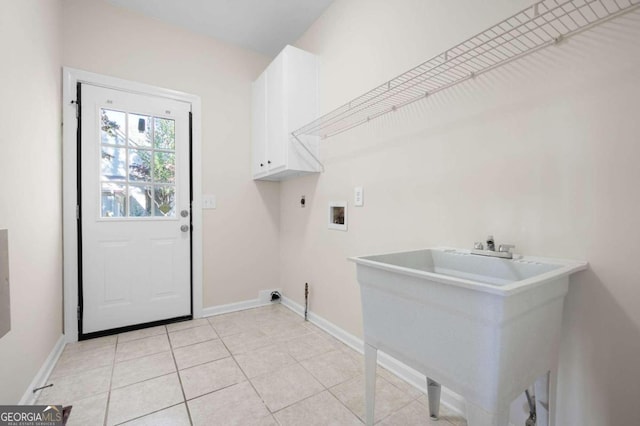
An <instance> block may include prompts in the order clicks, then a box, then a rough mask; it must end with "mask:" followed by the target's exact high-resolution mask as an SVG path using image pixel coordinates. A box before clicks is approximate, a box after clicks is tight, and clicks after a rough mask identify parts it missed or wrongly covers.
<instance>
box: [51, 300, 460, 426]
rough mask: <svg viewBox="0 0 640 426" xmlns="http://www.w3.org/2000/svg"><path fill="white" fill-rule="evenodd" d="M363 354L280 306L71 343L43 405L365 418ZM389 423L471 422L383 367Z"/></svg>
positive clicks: (299, 419)
mask: <svg viewBox="0 0 640 426" xmlns="http://www.w3.org/2000/svg"><path fill="white" fill-rule="evenodd" d="M363 366H364V361H363V357H362V355H360V354H359V353H357V352H355V351H354V350H352V349H350V348H348V347H347V346H345V345H343V344H342V343H341V342H339V341H338V340H336V339H334V338H333V337H331V336H329V335H328V334H326V333H324V332H323V331H322V330H320V329H319V328H317V327H315V326H314V325H312V324H310V323H307V322H304V321H303V320H302V319H301V318H300V317H299V316H298V315H296V314H295V313H293V312H291V311H290V310H288V309H287V308H285V307H283V306H281V305H271V306H266V307H262V308H256V309H250V310H246V311H241V312H234V313H231V314H225V315H220V316H215V317H211V318H208V319H198V320H194V321H186V322H181V323H176V324H170V325H167V326H159V327H152V328H147V329H144V330H137V331H131V332H128V333H123V334H120V335H118V336H108V337H102V338H98V339H92V340H87V341H84V342H79V343H74V344H70V345H67V347H66V348H65V350H64V352H63V354H62V356H61V357H60V359H59V361H58V363H57V364H56V366H55V368H54V370H53V372H52V374H51V378H50V380H49V383H53V384H54V386H53V387H51V388H47V389H44V390H42V391H41V393H40V395H39V397H38V403H39V404H63V405H72V406H73V409H72V412H71V417H70V418H69V423H68V424H69V425H81V426H92V425H96V426H100V425H107V426H111V425H119V424H124V425H153V426H158V425H167V426H169V425H171V426H173V425H176V426H181V425H198V426H199V425H207V426H208V425H283V426H284V425H296V426H297V425H305V426H306V425H358V424H362V422H363V420H364V367H363ZM375 418H376V422H377V423H378V424H380V425H385V426H390V425H402V426H410V425H432V426H436V425H438V426H466V421H465V420H464V419H463V418H461V417H457V416H455V415H454V414H453V413H451V412H448V411H447V409H446V407H442V409H441V418H440V420H439V421H438V422H437V423H436V422H432V421H431V420H430V419H429V415H428V408H427V398H426V396H425V395H423V394H422V393H421V392H420V391H418V390H416V389H415V388H413V387H412V386H411V385H409V384H407V383H405V382H404V381H402V380H401V379H399V378H397V377H396V376H394V375H393V374H391V373H390V372H388V371H386V370H384V369H382V368H378V378H377V383H376V415H375Z"/></svg>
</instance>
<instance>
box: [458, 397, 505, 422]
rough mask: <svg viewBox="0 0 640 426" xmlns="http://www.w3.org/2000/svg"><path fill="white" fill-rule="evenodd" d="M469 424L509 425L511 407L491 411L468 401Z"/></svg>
mask: <svg viewBox="0 0 640 426" xmlns="http://www.w3.org/2000/svg"><path fill="white" fill-rule="evenodd" d="M467 424H468V425H469V426H509V409H508V408H507V409H506V410H504V411H501V412H499V413H490V412H488V411H485V410H484V409H483V408H481V407H479V406H477V405H475V404H471V403H469V402H467Z"/></svg>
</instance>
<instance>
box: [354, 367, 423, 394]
mask: <svg viewBox="0 0 640 426" xmlns="http://www.w3.org/2000/svg"><path fill="white" fill-rule="evenodd" d="M363 363H364V357H363ZM378 374H379V375H380V376H381V377H383V378H384V379H385V380H386V381H387V382H389V383H391V384H392V385H394V386H395V387H397V388H398V389H400V390H401V391H403V392H406V393H408V394H409V395H410V396H411V397H412V398H419V397H421V396H422V395H424V393H422V392H421V391H420V390H419V389H416V388H415V387H414V386H413V385H411V384H409V383H407V382H405V381H404V380H402V379H401V378H399V377H398V376H396V375H395V374H393V373H392V372H390V371H389V370H387V369H386V368H382V367H378ZM425 385H426V379H425Z"/></svg>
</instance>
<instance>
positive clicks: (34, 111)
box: [0, 0, 62, 404]
mask: <svg viewBox="0 0 640 426" xmlns="http://www.w3.org/2000/svg"><path fill="white" fill-rule="evenodd" d="M60 6H61V5H60V2H59V1H56V0H46V1H43V0H21V1H2V2H0V52H1V54H2V66H1V67H0V97H1V102H0V128H1V129H2V130H1V131H0V150H1V152H2V153H1V154H0V228H8V229H9V261H10V264H9V271H10V282H11V331H10V332H9V333H8V334H7V335H5V336H4V337H2V338H0V366H2V367H1V368H0V404H16V403H17V402H18V401H19V400H20V397H21V396H22V394H23V393H24V391H25V390H26V388H27V386H28V385H29V383H30V382H31V380H32V379H33V378H34V376H35V375H36V373H37V372H38V370H39V369H40V367H41V365H42V363H43V362H44V360H45V359H46V358H47V356H48V355H49V353H50V352H51V350H52V349H53V347H54V345H55V343H56V341H57V340H58V338H59V337H60V336H61V334H62V256H61V253H62V219H61V197H62V195H61V190H60V187H61V185H60V181H61V178H60V176H61V174H60V173H61V172H60V170H61V131H60V120H61V119H60V115H61V114H60V111H61V107H60V90H61V89H60V86H61V70H60V25H61V19H60Z"/></svg>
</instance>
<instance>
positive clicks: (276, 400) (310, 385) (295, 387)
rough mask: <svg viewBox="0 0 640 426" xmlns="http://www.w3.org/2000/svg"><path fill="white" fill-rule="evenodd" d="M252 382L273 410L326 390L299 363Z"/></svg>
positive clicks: (259, 377) (254, 379) (256, 378)
mask: <svg viewBox="0 0 640 426" xmlns="http://www.w3.org/2000/svg"><path fill="white" fill-rule="evenodd" d="M251 383H253V385H254V386H255V388H256V390H257V391H258V393H259V394H260V396H261V397H262V399H263V400H264V402H265V403H266V404H267V406H268V407H269V409H270V410H271V411H272V412H274V411H278V410H280V409H282V408H284V407H286V406H288V405H291V404H293V403H295V402H298V401H300V400H302V399H304V398H307V397H309V396H311V395H314V394H316V393H320V392H321V391H322V390H324V388H323V387H322V385H321V384H320V383H319V382H318V381H317V380H316V379H314V378H313V376H312V375H311V374H309V373H308V372H307V371H306V370H305V369H304V368H302V366H300V365H299V364H296V365H293V366H289V367H285V368H283V369H281V370H278V371H274V372H271V373H268V374H263V375H262V376H258V377H255V378H253V379H251Z"/></svg>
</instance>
